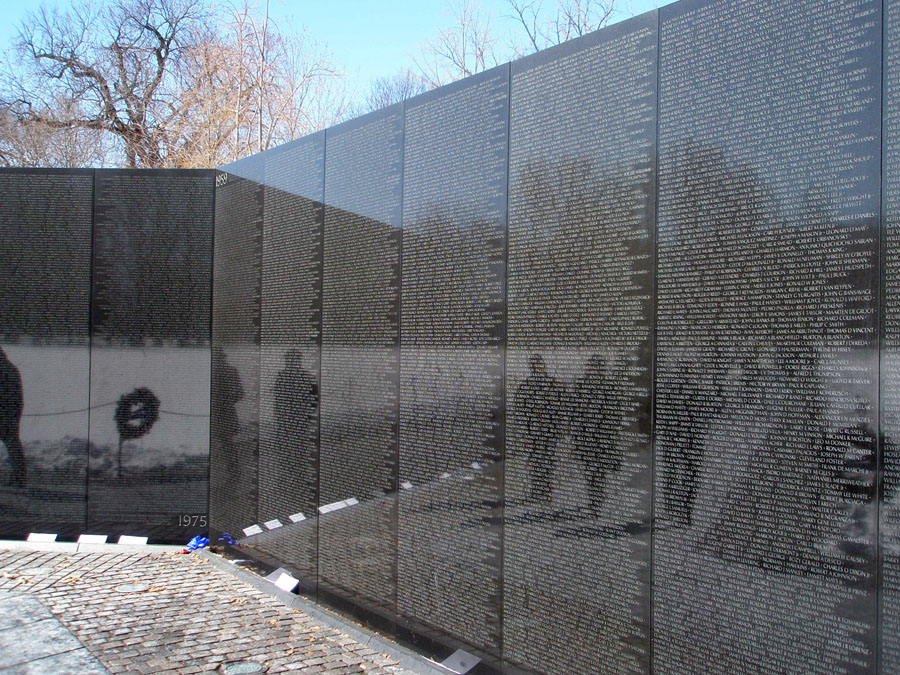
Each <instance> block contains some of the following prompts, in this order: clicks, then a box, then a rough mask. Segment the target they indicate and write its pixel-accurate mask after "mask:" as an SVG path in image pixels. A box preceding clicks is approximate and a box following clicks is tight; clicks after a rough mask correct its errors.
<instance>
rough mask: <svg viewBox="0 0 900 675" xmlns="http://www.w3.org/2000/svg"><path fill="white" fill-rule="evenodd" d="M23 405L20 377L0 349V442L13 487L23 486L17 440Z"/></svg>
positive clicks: (23, 466) (22, 468) (20, 441)
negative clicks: (7, 460)
mask: <svg viewBox="0 0 900 675" xmlns="http://www.w3.org/2000/svg"><path fill="white" fill-rule="evenodd" d="M23 404H24V395H23V393H22V375H21V374H20V373H19V369H18V368H16V367H15V366H14V365H13V363H12V362H11V361H10V360H9V359H8V358H7V356H6V353H5V352H4V351H3V349H0V441H2V442H3V444H4V445H5V446H6V452H7V454H8V455H9V464H10V469H11V473H10V477H9V483H10V485H12V486H15V487H24V486H25V453H24V451H23V449H22V440H21V439H20V438H19V423H20V422H21V421H22V407H23Z"/></svg>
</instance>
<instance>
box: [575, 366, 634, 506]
mask: <svg viewBox="0 0 900 675" xmlns="http://www.w3.org/2000/svg"><path fill="white" fill-rule="evenodd" d="M611 387H612V382H611V381H609V380H608V378H607V376H606V373H605V372H604V360H603V358H602V357H601V356H599V355H596V354H595V355H593V356H591V357H590V359H588V362H587V365H586V366H585V369H584V375H583V376H582V377H580V378H579V379H578V380H577V381H576V382H575V391H574V393H573V396H572V405H573V410H572V412H571V415H572V442H573V444H574V446H575V447H574V454H575V458H576V460H577V461H578V462H579V463H580V464H581V465H582V469H583V471H584V476H585V480H586V481H587V486H588V496H589V499H590V509H591V511H592V512H593V513H597V512H598V511H599V510H600V507H601V506H602V505H603V500H604V499H605V497H606V486H607V482H608V480H609V476H610V474H612V473H614V472H615V471H617V470H618V468H619V466H620V465H621V463H622V451H621V448H619V447H618V430H619V429H618V426H619V420H618V419H617V415H616V413H615V411H614V410H613V408H612V406H613V403H614V401H613V397H612V395H611Z"/></svg>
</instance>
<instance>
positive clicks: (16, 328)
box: [0, 169, 94, 539]
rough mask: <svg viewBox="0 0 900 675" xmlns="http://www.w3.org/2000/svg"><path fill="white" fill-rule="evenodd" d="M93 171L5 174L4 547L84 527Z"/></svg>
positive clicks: (0, 285) (0, 390)
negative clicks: (27, 538)
mask: <svg viewBox="0 0 900 675" xmlns="http://www.w3.org/2000/svg"><path fill="white" fill-rule="evenodd" d="M93 183H94V172H93V171H89V170H88V171H65V170H44V171H42V170H34V169H30V170H21V171H16V170H4V171H0V241H2V244H0V270H2V274H0V307H2V308H3V310H2V316H0V447H2V448H3V449H2V450H0V453H2V454H0V538H3V539H15V538H23V537H24V536H25V535H27V534H28V533H29V532H33V531H50V532H58V533H60V534H69V535H74V534H77V533H78V532H80V531H81V529H82V528H83V527H84V525H85V517H86V513H85V493H86V490H87V447H88V410H89V408H90V400H89V399H90V397H89V384H88V383H89V381H90V349H89V330H90V298H91V225H92V217H93V216H92V196H93Z"/></svg>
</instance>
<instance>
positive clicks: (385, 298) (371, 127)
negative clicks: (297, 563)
mask: <svg viewBox="0 0 900 675" xmlns="http://www.w3.org/2000/svg"><path fill="white" fill-rule="evenodd" d="M402 178H403V106H402V105H399V106H393V107H391V108H388V109H386V110H384V111H380V112H378V113H376V114H373V115H369V116H366V117H365V118H362V119H360V120H356V121H354V122H351V123H348V124H344V125H341V126H337V127H335V128H333V129H329V130H328V132H327V158H326V163H325V204H326V206H325V246H324V253H325V255H324V262H325V265H324V287H323V307H322V322H323V324H322V417H321V455H320V456H321V460H320V463H319V470H320V478H319V491H320V493H319V504H320V506H323V507H325V508H326V509H327V508H328V505H330V504H335V503H337V502H342V501H345V500H347V499H354V500H356V501H357V502H358V504H354V505H352V507H346V508H344V509H338V510H335V511H333V512H329V513H325V514H323V515H322V516H321V517H320V518H319V576H320V578H321V581H322V582H323V583H324V584H327V585H328V587H329V588H330V589H331V590H332V591H333V592H335V593H338V594H341V595H344V596H347V597H348V598H350V599H352V600H354V601H355V602H357V603H358V604H362V605H365V606H368V607H371V608H383V609H384V610H387V611H388V612H391V613H394V612H396V592H397V591H396V583H397V567H396V560H397V489H398V481H397V459H398V454H397V453H398V446H397V432H398V416H399V373H400V353H399V346H400V344H399V341H400V217H401V213H400V206H401V201H400V200H401V190H402ZM362 261H365V264H360V263H361V262H362Z"/></svg>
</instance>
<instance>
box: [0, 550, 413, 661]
mask: <svg viewBox="0 0 900 675" xmlns="http://www.w3.org/2000/svg"><path fill="white" fill-rule="evenodd" d="M26 568H32V569H33V568H41V569H44V568H46V569H49V570H52V572H50V573H44V572H42V573H41V576H40V579H41V581H40V583H32V584H29V583H25V582H22V581H21V579H20V578H19V575H20V573H21V571H22V570H24V569H26ZM0 581H2V582H3V584H2V585H0V588H2V587H5V586H10V587H12V586H14V587H15V591H16V592H17V593H19V594H23V597H25V598H32V599H34V600H37V601H39V603H38V605H40V603H44V604H46V605H48V606H51V607H52V608H53V611H54V614H55V616H56V618H57V619H58V620H59V621H58V622H57V624H60V622H61V624H60V625H63V626H65V628H66V629H67V630H66V631H65V632H66V633H67V634H68V637H69V638H70V639H71V640H73V641H74V644H75V645H76V646H77V648H79V649H83V647H86V648H87V650H90V653H92V654H93V655H94V656H95V657H96V658H97V659H99V662H100V663H102V664H104V665H106V666H107V668H108V669H109V670H110V671H111V672H115V673H120V672H126V671H127V672H136V673H168V672H179V673H185V674H190V673H199V672H209V671H212V670H214V669H215V668H216V667H217V666H218V664H220V663H222V662H224V661H230V660H240V659H245V660H253V661H259V662H266V663H268V667H269V669H268V672H269V673H277V672H297V671H302V672H309V673H315V672H322V673H324V672H333V673H350V672H357V673H358V672H366V673H387V672H396V673H398V674H403V675H409V674H410V672H411V671H408V670H404V669H402V668H400V667H399V666H398V665H397V662H396V661H395V660H391V659H385V658H384V657H383V656H382V655H381V654H378V653H376V652H374V651H372V650H371V649H369V648H368V647H366V646H365V645H362V644H360V643H359V642H357V641H356V640H354V639H353V638H351V637H349V636H348V635H345V634H342V633H340V632H338V631H335V630H332V629H331V628H328V627H323V626H320V625H319V623H318V622H317V621H316V620H315V619H314V618H313V617H311V616H309V615H307V614H305V613H303V612H302V611H300V610H297V609H292V608H289V607H287V606H285V605H284V604H282V603H281V602H280V601H278V600H277V599H275V598H273V597H271V596H269V595H267V594H265V593H262V592H261V591H259V590H257V589H255V588H252V587H250V586H247V585H245V584H243V583H242V582H240V581H239V580H237V579H236V578H235V577H233V576H232V575H230V574H228V573H226V572H224V571H222V570H219V569H218V568H217V567H216V566H215V565H211V564H209V561H208V560H207V559H205V558H201V557H198V556H193V555H173V554H146V553H133V552H91V553H74V554H66V553H62V554H61V553H59V552H33V551H31V552H26V551H16V552H5V551H0ZM121 584H144V585H146V586H147V587H148V588H147V590H146V591H144V592H137V593H119V592H116V590H115V589H116V587H117V586H119V585H121ZM3 598H4V595H3V594H2V593H0V603H2V601H3ZM0 606H2V605H0ZM32 609H33V610H34V612H35V614H34V615H32V614H31V613H29V611H27V610H23V611H22V612H20V613H19V615H18V617H17V618H15V619H10V618H8V616H4V613H3V612H2V611H0V634H2V632H8V630H18V629H21V628H22V627H23V626H25V625H35V624H38V623H40V621H41V620H40V619H39V618H38V617H39V616H40V614H39V613H38V610H39V607H32ZM48 616H50V615H49V614H48ZM4 620H5V621H6V622H7V623H2V622H3V621H4ZM3 626H6V628H7V629H8V630H7V631H4V630H3ZM69 631H71V633H69ZM73 635H74V636H75V637H72V636H73ZM75 638H77V640H76V639H75ZM79 641H80V642H79ZM82 645H83V647H82ZM3 651H4V650H3V649H2V647H0V652H3ZM84 653H87V652H86V651H85V652H84ZM361 666H363V667H364V670H363V669H361ZM29 667H30V665H29ZM388 668H391V671H388ZM22 672H40V671H22ZM46 672H60V673H62V672H66V671H63V670H57V671H46ZM79 672H84V673H86V674H87V673H93V671H90V670H83V671H79ZM101 672H102V671H101ZM4 675H5V673H4Z"/></svg>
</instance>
